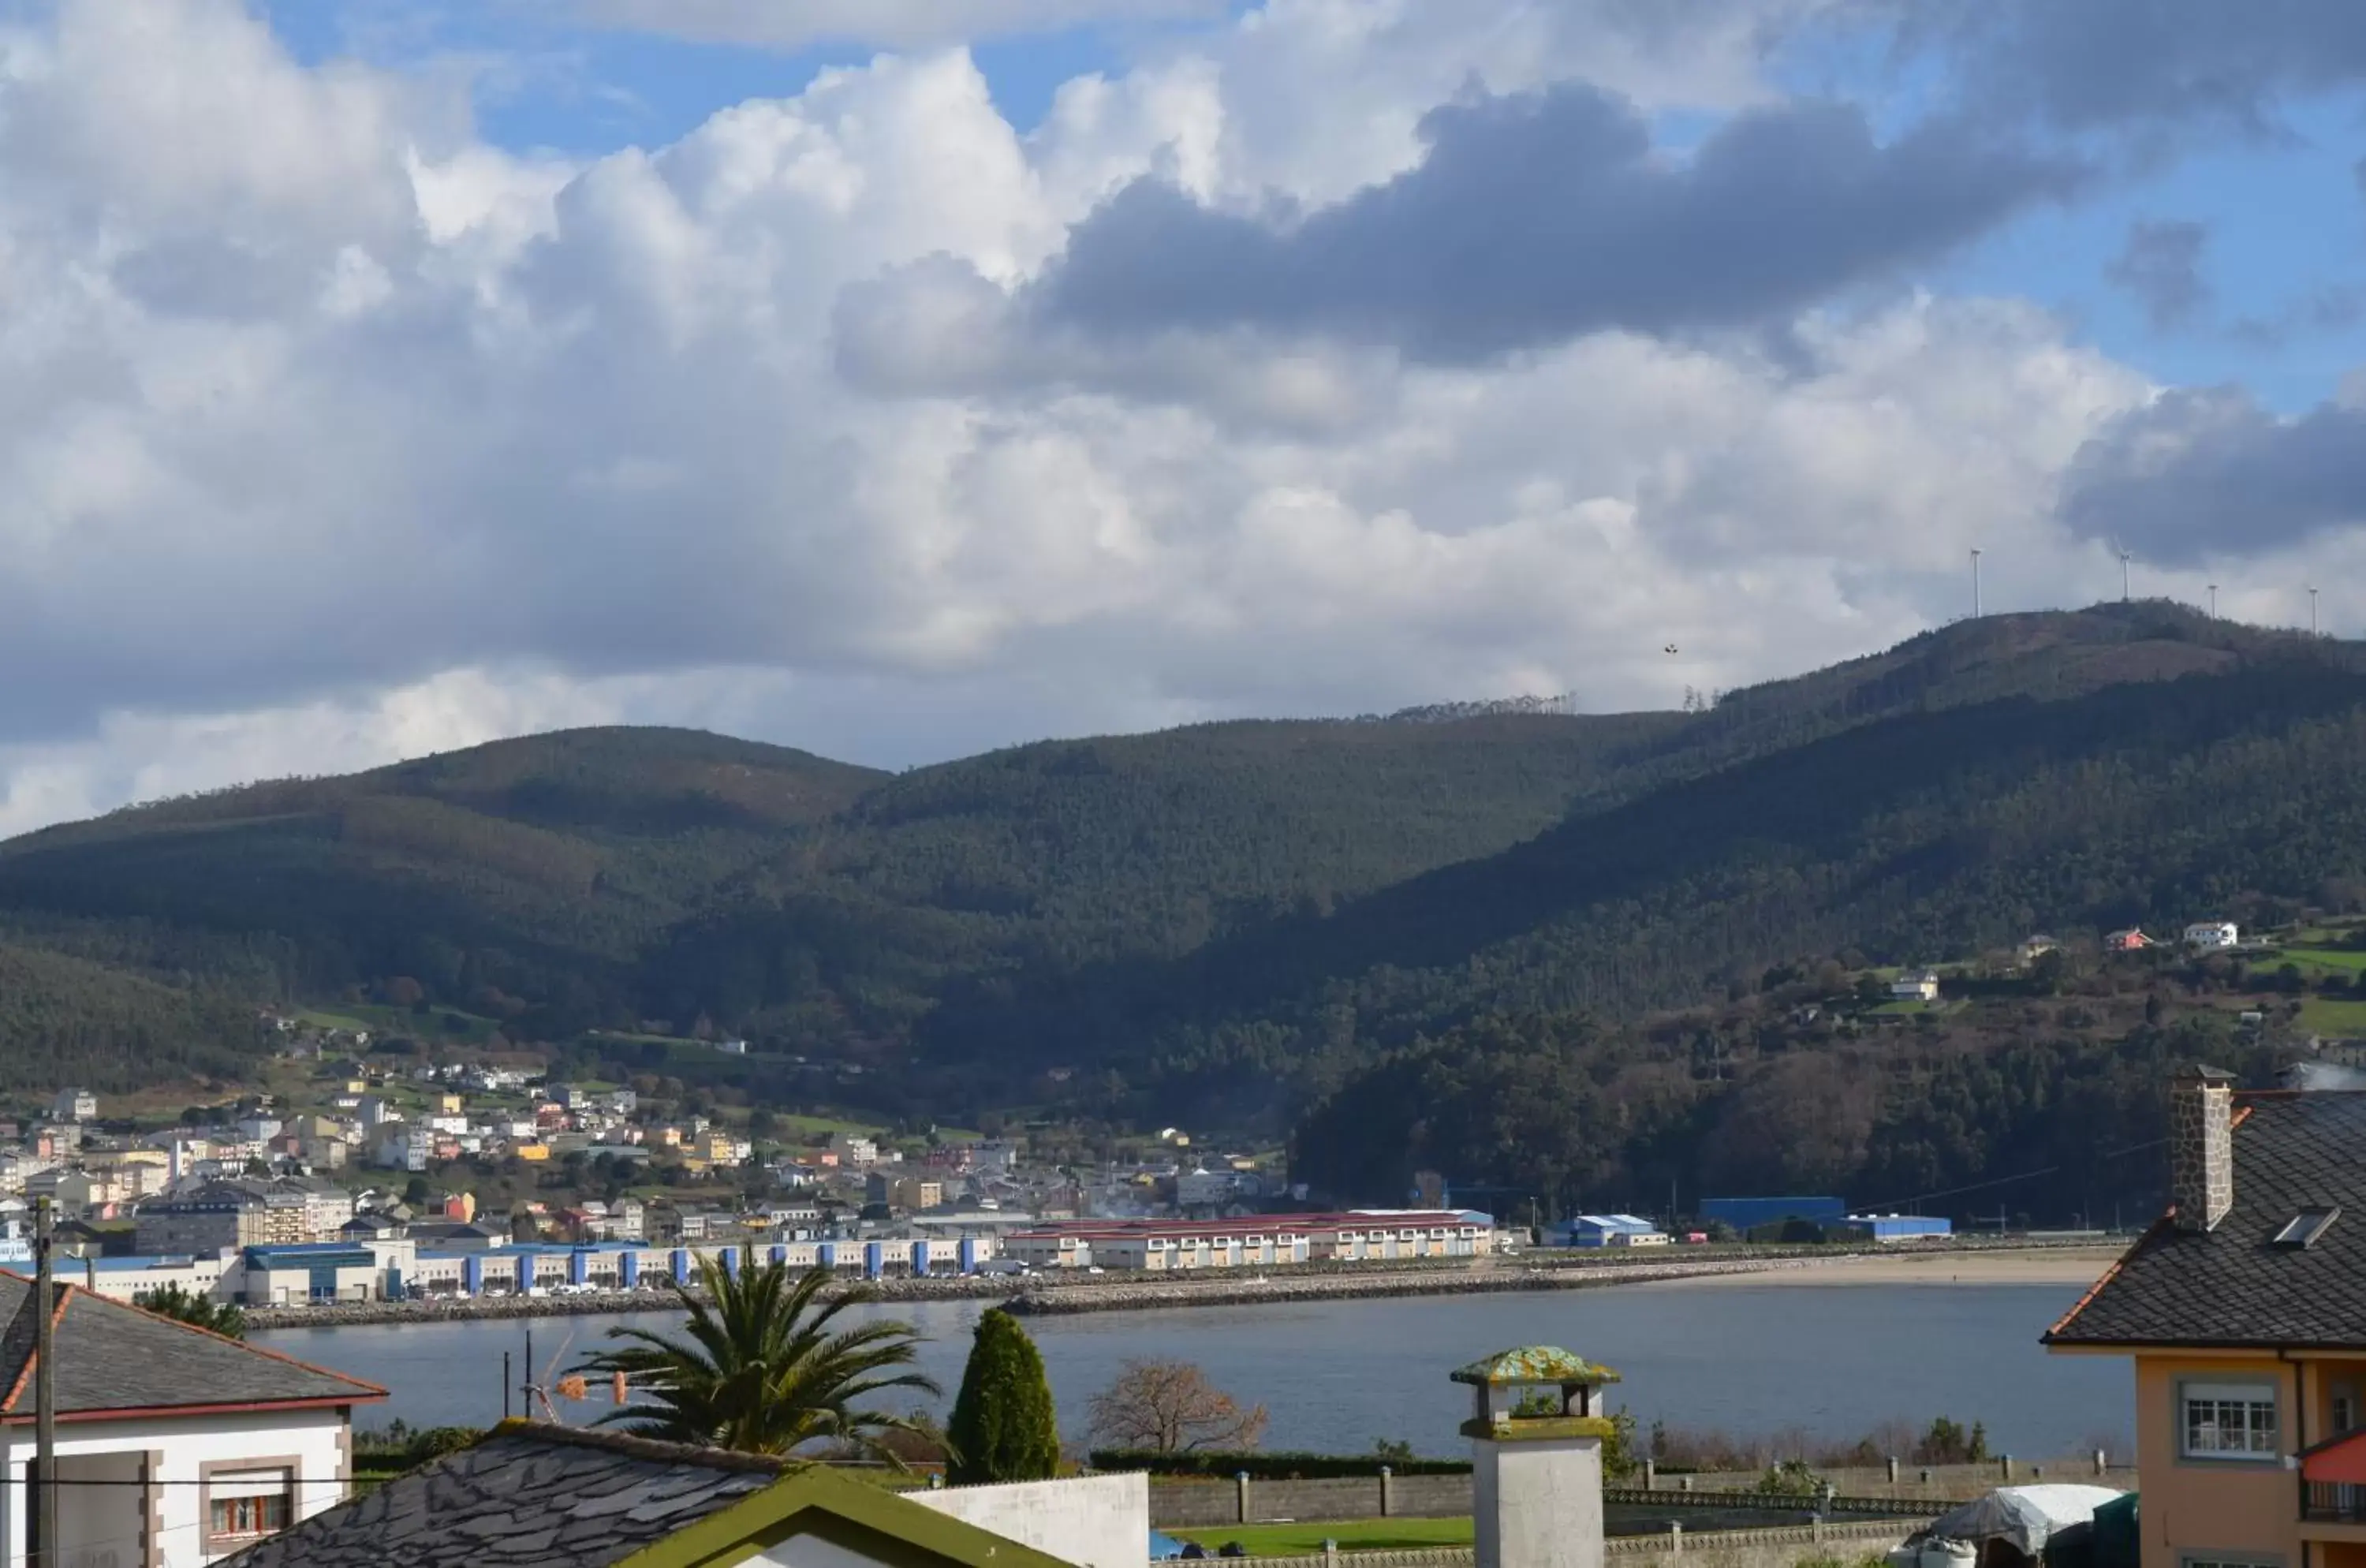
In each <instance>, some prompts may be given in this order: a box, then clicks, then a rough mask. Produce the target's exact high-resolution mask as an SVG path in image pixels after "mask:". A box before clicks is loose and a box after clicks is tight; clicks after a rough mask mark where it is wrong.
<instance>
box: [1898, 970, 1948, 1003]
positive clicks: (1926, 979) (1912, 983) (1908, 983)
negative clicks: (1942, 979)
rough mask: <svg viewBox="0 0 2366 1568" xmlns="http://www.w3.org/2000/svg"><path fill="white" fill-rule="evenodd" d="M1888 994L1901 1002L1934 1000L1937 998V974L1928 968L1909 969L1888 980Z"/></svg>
mask: <svg viewBox="0 0 2366 1568" xmlns="http://www.w3.org/2000/svg"><path fill="white" fill-rule="evenodd" d="M1889 994H1890V996H1891V997H1892V998H1896V999H1897V1000H1898V1001H1901V1002H1904V1001H1916V1002H1935V1001H1937V1000H1938V999H1939V976H1936V975H1934V974H1932V972H1931V971H1930V970H1928V969H1916V970H1910V971H1908V972H1907V973H1905V974H1902V975H1900V976H1898V978H1897V979H1895V980H1892V981H1891V982H1889Z"/></svg>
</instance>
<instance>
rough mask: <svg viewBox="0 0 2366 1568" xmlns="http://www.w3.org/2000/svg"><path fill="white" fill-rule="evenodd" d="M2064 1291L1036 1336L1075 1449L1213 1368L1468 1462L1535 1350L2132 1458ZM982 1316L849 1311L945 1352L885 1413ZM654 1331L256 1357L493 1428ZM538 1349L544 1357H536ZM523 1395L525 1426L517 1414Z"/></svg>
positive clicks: (371, 1332) (1354, 1425) (1742, 1299)
mask: <svg viewBox="0 0 2366 1568" xmlns="http://www.w3.org/2000/svg"><path fill="white" fill-rule="evenodd" d="M2078 1295H2079V1288H2078V1287H2075V1286H2066V1285H2029V1284H1993V1285H1991V1284H1946V1285H1895V1284H1871V1283H1867V1284H1848V1285H1801V1284H1782V1283H1774V1282H1769V1283H1764V1284H1758V1283H1750V1284H1731V1283H1720V1284H1718V1285H1715V1286H1710V1287H1703V1286H1700V1285H1686V1284H1683V1283H1670V1284H1663V1285H1630V1286H1620V1287H1616V1288H1611V1289H1601V1290H1585V1291H1567V1292H1539V1293H1535V1294H1527V1293H1520V1294H1504V1295H1474V1296H1448V1297H1435V1296H1433V1297H1423V1298H1414V1299H1400V1300H1364V1301H1340V1302H1308V1303H1287V1304H1274V1305H1257V1306H1243V1307H1186V1308H1173V1309H1166V1310H1159V1311H1150V1312H1110V1313H1096V1314H1079V1315H1076V1316H1061V1317H1039V1318H1031V1319H1028V1320H1026V1321H1027V1327H1028V1331H1029V1332H1030V1333H1031V1334H1032V1335H1033V1336H1034V1337H1035V1339H1036V1342H1037V1344H1038V1345H1040V1346H1041V1347H1042V1353H1043V1361H1044V1366H1045V1369H1046V1371H1048V1373H1049V1375H1050V1377H1051V1382H1052V1390H1053V1396H1054V1398H1055V1399H1056V1400H1057V1402H1058V1404H1059V1410H1060V1416H1061V1426H1062V1428H1063V1430H1064V1431H1065V1432H1066V1433H1067V1434H1068V1435H1069V1436H1071V1437H1072V1438H1079V1439H1081V1438H1082V1437H1083V1436H1084V1427H1085V1422H1086V1404H1087V1400H1089V1399H1090V1397H1091V1396H1092V1395H1093V1394H1094V1393H1098V1391H1099V1390H1101V1389H1103V1388H1106V1387H1107V1386H1108V1385H1109V1383H1110V1381H1111V1380H1112V1379H1113V1378H1115V1377H1116V1376H1117V1375H1118V1373H1119V1371H1120V1370H1121V1368H1122V1367H1123V1365H1124V1363H1125V1362H1126V1361H1128V1360H1129V1359H1175V1360H1184V1361H1191V1362H1196V1363H1197V1364H1198V1365H1199V1366H1200V1367H1201V1368H1202V1369H1203V1370H1204V1371H1206V1372H1207V1374H1208V1376H1209V1378H1210V1380H1211V1381H1212V1382H1214V1383H1215V1384H1216V1385H1217V1386H1218V1387H1220V1388H1222V1389H1224V1390H1225V1391H1226V1392H1228V1393H1232V1394H1233V1395H1234V1397H1235V1398H1237V1399H1239V1400H1240V1401H1241V1402H1242V1403H1243V1404H1264V1405H1265V1406H1266V1407H1267V1409H1268V1411H1269V1412H1270V1414H1271V1418H1272V1419H1271V1426H1270V1427H1268V1431H1267V1433H1266V1438H1265V1443H1264V1446H1265V1447H1266V1448H1268V1449H1295V1450H1319V1451H1324V1452H1333V1453H1341V1452H1368V1451H1369V1450H1371V1448H1372V1446H1373V1444H1374V1442H1375V1441H1376V1440H1379V1439H1381V1438H1388V1439H1391V1440H1401V1441H1404V1442H1408V1443H1410V1444H1412V1445H1413V1448H1414V1451H1415V1452H1417V1453H1422V1454H1435V1455H1455V1454H1459V1453H1461V1452H1462V1451H1463V1450H1464V1447H1465V1445H1464V1443H1463V1441H1462V1439H1460V1438H1458V1437H1457V1436H1456V1434H1455V1427H1456V1425H1457V1423H1459V1421H1461V1420H1462V1419H1463V1418H1464V1417H1465V1416H1467V1415H1468V1413H1469V1391H1468V1390H1466V1389H1464V1388H1462V1387H1461V1386H1460V1385H1459V1384H1456V1383H1451V1382H1448V1381H1447V1374H1448V1372H1449V1371H1452V1370H1453V1369H1454V1368H1456V1367H1458V1366H1460V1365H1463V1364H1464V1363H1466V1362H1469V1361H1472V1360H1475V1359H1479V1358H1480V1357H1482V1356H1484V1355H1487V1354H1490V1353H1491V1352H1493V1351H1496V1350H1501V1349H1504V1348H1509V1347H1512V1346H1518V1345H1536V1344H1544V1345H1559V1346H1562V1347H1564V1348H1568V1349H1571V1350H1574V1351H1576V1352H1578V1353H1579V1354H1580V1355H1583V1356H1584V1357H1586V1358H1588V1359H1592V1360H1595V1361H1601V1362H1606V1363H1608V1364H1609V1365H1610V1366H1612V1367H1614V1368H1616V1369H1617V1370H1618V1371H1620V1372H1621V1373H1622V1374H1623V1376H1624V1382H1621V1383H1620V1384H1619V1385H1618V1386H1617V1388H1616V1389H1615V1390H1613V1391H1612V1395H1613V1397H1612V1401H1611V1403H1612V1404H1614V1405H1623V1406H1624V1407H1626V1408H1627V1409H1628V1410H1631V1411H1633V1412H1634V1414H1635V1416H1636V1417H1637V1418H1638V1420H1639V1421H1640V1422H1641V1423H1642V1424H1643V1425H1644V1426H1646V1427H1649V1426H1650V1424H1651V1422H1652V1421H1653V1420H1655V1419H1664V1420H1666V1421H1668V1422H1669V1423H1670V1424H1671V1425H1674V1426H1681V1427H1693V1428H1714V1429H1718V1430H1723V1431H1728V1432H1732V1433H1736V1434H1770V1433H1776V1432H1786V1431H1794V1430H1797V1431H1803V1432H1805V1433H1808V1434H1809V1435H1810V1436H1812V1437H1815V1438H1831V1439H1839V1440H1846V1439H1851V1438H1857V1437H1860V1436H1862V1435H1864V1434H1865V1433H1866V1432H1868V1431H1869V1430H1871V1429H1872V1428H1873V1427H1876V1426H1877V1425H1879V1424H1880V1423H1882V1422H1885V1421H1889V1420H1904V1421H1908V1422H1911V1423H1912V1424H1913V1425H1914V1426H1915V1427H1918V1428H1920V1427H1926V1426H1928V1425H1929V1423H1930V1421H1931V1419H1932V1417H1933V1416H1950V1417H1952V1418H1954V1419H1955V1420H1957V1421H1960V1422H1962V1423H1964V1424H1965V1425H1966V1426H1967V1427H1968V1426H1969V1425H1970V1424H1971V1423H1972V1422H1973V1421H1976V1420H1977V1421H1980V1422H1983V1423H1985V1424H1986V1426H1987V1427H1988V1431H1989V1440H1990V1446H1991V1448H1992V1449H1994V1450H1998V1451H2001V1452H2009V1453H2012V1454H2016V1455H2022V1456H2026V1457H2029V1458H2032V1459H2039V1458H2056V1457H2061V1456H2065V1455H2068V1454H2071V1453H2078V1452H2084V1451H2085V1450H2088V1449H2090V1448H2091V1447H2093V1446H2094V1445H2095V1444H2096V1443H2097V1442H2099V1441H2104V1440H2106V1439H2109V1446H2110V1447H2111V1448H2112V1449H2113V1451H2115V1452H2122V1453H2124V1452H2126V1451H2127V1443H2126V1438H2127V1435H2128V1432H2129V1428H2130V1427H2131V1423H2132V1408H2131V1401H2132V1397H2133V1388H2134V1382H2133V1377H2132V1374H2131V1371H2130V1369H2129V1366H2128V1363H2127V1362H2126V1361H2125V1360H2124V1359H2118V1358H2103V1357H2092V1356H2053V1355H2049V1354H2048V1353H2047V1352H2046V1351H2045V1348H2043V1347H2041V1346H2040V1345H2039V1344H2038V1336H2039V1335H2040V1334H2042V1333H2043V1332H2044V1331H2045V1327H2046V1325H2049V1324H2051V1323H2052V1322H2053V1321H2054V1320H2055V1319H2056V1318H2057V1317H2059V1316H2060V1315H2061V1314H2062V1313H2063V1311H2064V1310H2065V1309H2066V1308H2067V1307H2068V1305H2069V1304H2070V1303H2071V1302H2073V1301H2075V1300H2076V1299H2077V1297H2078ZM984 1305H985V1303H977V1302H928V1303H903V1304H899V1305H898V1306H896V1307H894V1308H885V1307H864V1308H859V1309H855V1310H856V1311H859V1312H861V1313H863V1314H869V1315H876V1316H890V1315H892V1316H900V1317H902V1318H904V1319H905V1320H907V1322H909V1323H911V1324H912V1325H914V1326H915V1327H917V1328H918V1329H919V1331H920V1332H921V1333H922V1334H924V1335H926V1336H927V1337H928V1339H927V1344H926V1345H925V1346H924V1348H923V1349H922V1352H921V1358H920V1359H921V1365H922V1367H923V1369H924V1370H925V1371H928V1372H929V1373H930V1374H931V1375H932V1376H934V1377H935V1378H936V1380H937V1381H938V1382H940V1383H941V1384H942V1385H943V1388H944V1396H943V1398H942V1399H941V1400H933V1401H932V1400H929V1399H928V1398H927V1397H926V1396H925V1395H919V1394H915V1395H914V1396H913V1397H912V1398H911V1399H909V1400H896V1401H889V1402H887V1403H889V1404H892V1405H894V1406H896V1407H897V1408H911V1407H914V1406H927V1407H930V1408H933V1409H935V1410H936V1411H937V1412H938V1413H939V1414H941V1413H942V1412H943V1411H944V1409H945V1408H946V1407H947V1406H949V1405H950V1404H951V1400H952V1393H953V1390H954V1389H955V1388H956V1387H957V1386H958V1385H959V1383H960V1381H961V1371H962V1363H963V1359H964V1358H965V1357H966V1356H967V1355H968V1352H969V1341H970V1337H971V1332H972V1329H973V1327H974V1325H975V1323H976V1321H977V1315H978V1314H979V1313H980V1312H981V1311H983V1310H984ZM676 1321H678V1319H676V1318H673V1317H670V1316H669V1315H667V1314H658V1313H637V1314H630V1315H628V1316H622V1317H573V1318H541V1319H535V1320H533V1321H531V1322H527V1321H503V1322H491V1321H478V1322H464V1323H420V1324H384V1325H366V1326H355V1327H338V1328H294V1329H275V1330H272V1331H270V1332H268V1333H265V1334H259V1335H258V1336H256V1342H257V1343H258V1344H261V1345H264V1346H265V1347H267V1348H271V1349H274V1350H277V1351H280V1352H282V1353H284V1354H287V1355H292V1356H295V1357H298V1358H299V1359H303V1360H307V1361H310V1362H313V1363H315V1364H318V1365H321V1366H326V1367H332V1368H334V1369H335V1370H337V1371H344V1372H348V1373H351V1374H352V1375H354V1376H355V1377H360V1378H366V1379H367V1380H369V1381H370V1382H376V1383H378V1384H380V1385H382V1386H383V1387H385V1388H386V1389H388V1390H389V1393H390V1395H391V1397H389V1399H388V1400H387V1401H386V1402H385V1403H384V1404H377V1405H374V1406H364V1407H363V1408H361V1409H359V1410H357V1411H356V1412H355V1425H356V1426H358V1427H362V1428H364V1429H367V1428H369V1427H381V1426H384V1425H386V1424H387V1423H388V1422H389V1421H392V1420H395V1419H398V1418H399V1419H400V1420H402V1421H403V1422H405V1423H407V1424H409V1425H411V1426H413V1427H426V1426H462V1425H465V1426H484V1425H489V1424H490V1423H491V1422H493V1421H495V1420H497V1419H499V1418H500V1416H501V1414H502V1386H503V1385H502V1367H501V1358H502V1354H503V1352H505V1351H506V1352H508V1353H509V1355H510V1357H511V1382H512V1385H513V1386H514V1385H516V1384H519V1383H522V1382H524V1381H525V1380H526V1377H527V1368H528V1366H529V1365H532V1366H533V1367H534V1369H535V1371H536V1372H543V1371H547V1370H548V1369H550V1368H552V1367H554V1366H557V1367H561V1368H563V1367H565V1366H568V1365H571V1364H573V1363H574V1362H575V1361H576V1360H578V1359H580V1358H581V1357H582V1356H583V1355H584V1354H586V1353H588V1352H589V1351H591V1349H593V1348H596V1347H597V1346H598V1345H599V1344H600V1343H601V1341H602V1338H603V1335H604V1333H605V1332H606V1330H608V1329H609V1328H612V1327H614V1326H618V1325H635V1326H639V1327H644V1328H653V1329H659V1330H664V1329H668V1328H670V1327H671V1326H672V1325H673V1324H674V1323H675V1322H676ZM529 1337H531V1342H532V1351H533V1355H532V1361H531V1362H529V1361H528V1359H527V1346H528V1340H529ZM592 1393H593V1397H592V1398H591V1400H590V1401H588V1402H585V1403H582V1404H566V1403H562V1404H561V1405H560V1410H561V1413H562V1415H563V1416H565V1417H566V1418H567V1419H568V1420H569V1421H571V1422H578V1423H580V1422H588V1421H590V1420H591V1419H592V1418H593V1417H595V1416H599V1415H602V1414H604V1413H605V1412H606V1411H607V1410H608V1409H610V1408H611V1406H610V1404H608V1400H607V1394H606V1391H605V1390H603V1389H597V1388H595V1389H594V1390H593V1391H592ZM521 1403H522V1401H521V1399H520V1396H517V1395H515V1394H513V1396H512V1408H513V1409H516V1408H518V1407H519V1405H520V1404H521Z"/></svg>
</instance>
